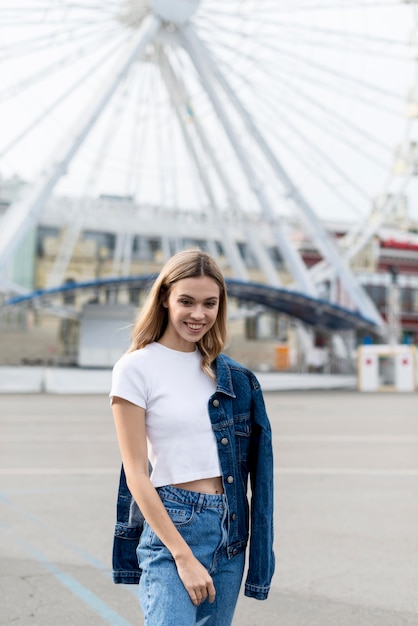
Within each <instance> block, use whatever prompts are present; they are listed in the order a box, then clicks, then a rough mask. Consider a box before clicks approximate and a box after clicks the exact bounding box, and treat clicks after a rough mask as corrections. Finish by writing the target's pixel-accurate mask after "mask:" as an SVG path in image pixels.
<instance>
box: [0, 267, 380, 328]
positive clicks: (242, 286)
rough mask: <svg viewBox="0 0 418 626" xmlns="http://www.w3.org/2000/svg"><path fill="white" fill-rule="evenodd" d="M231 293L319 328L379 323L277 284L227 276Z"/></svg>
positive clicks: (146, 279)
mask: <svg viewBox="0 0 418 626" xmlns="http://www.w3.org/2000/svg"><path fill="white" fill-rule="evenodd" d="M155 276H156V275H155V274H142V275H139V276H123V277H109V278H102V279H95V280H90V281H83V282H71V283H67V284H64V285H60V286H58V287H51V288H47V289H38V290H35V291H32V292H30V293H26V294H24V295H19V296H13V297H11V298H9V299H7V300H6V301H5V302H4V303H3V307H4V308H5V309H7V308H8V307H11V306H18V305H20V306H35V307H49V306H50V305H51V302H54V300H55V298H57V299H58V297H59V296H63V295H65V294H71V293H75V292H78V291H80V290H93V291H97V290H102V289H106V290H109V289H110V290H114V291H115V292H117V291H118V290H119V289H122V288H130V289H147V288H148V287H149V286H150V284H151V283H152V281H153V280H154V279H155ZM225 281H226V285H227V290H228V295H229V296H230V297H232V298H236V299H237V300H239V301H240V303H242V304H244V303H245V304H248V305H254V304H256V305H259V306H261V307H263V308H265V309H269V310H272V311H276V312H279V313H284V314H286V315H289V316H291V317H293V318H296V319H298V320H300V321H301V322H303V323H304V324H307V325H308V326H310V327H313V328H316V329H318V330H328V331H343V330H352V329H357V330H364V331H368V332H373V331H376V330H377V324H376V323H375V322H374V321H372V320H369V319H367V318H365V317H363V316H362V315H360V314H359V313H357V312H355V311H352V310H350V309H347V308H345V307H342V306H339V305H337V304H333V303H331V302H329V301H327V300H322V299H320V298H314V297H311V296H308V295H306V294H304V293H301V292H298V291H294V290H290V289H285V288H282V287H274V286H271V285H267V284H263V283H257V282H251V281H244V280H237V279H233V278H226V279H225Z"/></svg>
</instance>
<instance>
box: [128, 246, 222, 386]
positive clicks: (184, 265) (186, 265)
mask: <svg viewBox="0 0 418 626" xmlns="http://www.w3.org/2000/svg"><path fill="white" fill-rule="evenodd" d="M199 276H208V277H209V278H212V279H213V280H214V281H215V282H216V283H217V285H218V286H219V309H218V315H217V317H216V321H215V323H214V325H213V326H212V328H211V329H210V330H208V332H207V333H206V334H205V335H204V336H203V337H202V338H201V339H200V340H199V341H198V342H197V346H198V348H199V350H200V352H201V353H202V356H203V358H202V369H203V371H204V372H205V373H207V374H208V375H209V376H210V377H211V378H214V376H215V375H214V372H213V370H212V368H211V364H212V363H213V361H214V360H215V359H216V357H217V356H218V354H219V353H220V352H222V350H223V348H224V346H225V343H226V338H227V296H226V286H225V280H224V277H223V274H222V272H221V270H220V268H219V266H218V264H217V263H216V261H215V260H214V259H213V258H212V257H211V256H210V255H209V254H207V253H206V252H203V251H202V250H200V249H191V250H184V251H182V252H178V253H177V254H175V255H174V256H172V257H171V258H170V259H169V260H168V261H167V263H166V264H165V265H164V267H163V268H162V270H161V272H160V273H159V275H158V276H157V278H156V279H155V281H154V283H153V285H152V288H151V290H150V292H149V294H148V297H147V299H146V301H145V303H144V306H143V307H142V309H141V310H140V312H139V314H138V317H137V319H136V321H135V324H134V328H133V331H132V344H131V346H130V348H129V350H128V352H133V351H134V350H139V349H140V348H144V347H145V346H146V345H148V344H149V343H152V342H153V341H158V340H159V339H161V337H162V336H163V334H164V331H165V329H166V328H167V323H168V310H167V308H166V307H165V306H164V303H166V302H167V298H168V296H169V294H170V290H171V288H172V286H173V285H174V284H175V283H177V282H178V281H179V280H183V279H184V278H197V277H199Z"/></svg>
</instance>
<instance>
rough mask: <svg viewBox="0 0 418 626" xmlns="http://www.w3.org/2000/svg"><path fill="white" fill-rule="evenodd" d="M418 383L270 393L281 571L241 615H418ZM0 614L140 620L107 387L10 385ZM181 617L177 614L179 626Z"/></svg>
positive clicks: (269, 621)
mask: <svg viewBox="0 0 418 626" xmlns="http://www.w3.org/2000/svg"><path fill="white" fill-rule="evenodd" d="M417 400H418V395H417V394H408V395H400V394H398V395H392V394H381V395H361V394H358V393H356V392H354V391H353V392H350V391H333V392H323V391H317V392H307V391H305V392H304V391H301V392H298V393H296V392H267V393H266V402H267V406H268V409H269V413H270V416H271V421H272V425H273V432H274V446H275V452H276V529H277V531H276V543H277V545H276V554H277V574H276V576H275V579H274V584H273V590H272V593H271V596H270V598H269V600H267V602H257V601H254V600H249V599H247V598H244V596H242V597H241V599H240V602H239V607H238V611H237V616H236V620H235V624H237V625H238V624H239V625H240V626H260V625H262V626H401V625H402V626H405V625H406V626H409V625H411V626H412V625H415V626H416V625H417V624H418V403H417ZM0 446H1V447H0V577H1V578H0V589H1V595H0V597H1V610H0V624H15V625H17V626H57V624H59V625H60V626H65V625H69V626H99V625H102V624H110V625H112V626H129V625H134V624H135V625H138V626H139V625H140V624H142V620H141V616H140V612H139V608H138V604H137V600H136V594H135V589H134V588H132V587H125V586H116V585H114V584H113V583H112V581H111V577H110V554H111V543H112V532H113V523H114V501H115V494H116V488H117V475H118V466H119V455H118V450H117V446H116V442H115V437H114V432H113V424H112V420H111V415H110V409H109V406H108V402H107V398H106V397H105V396H104V395H103V396H86V395H83V396H54V395H3V396H1V397H0ZM179 626H181V625H179Z"/></svg>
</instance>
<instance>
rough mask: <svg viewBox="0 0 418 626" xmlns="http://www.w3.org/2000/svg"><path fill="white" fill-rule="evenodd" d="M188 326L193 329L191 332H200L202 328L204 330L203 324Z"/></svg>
mask: <svg viewBox="0 0 418 626" xmlns="http://www.w3.org/2000/svg"><path fill="white" fill-rule="evenodd" d="M187 326H188V327H189V328H191V330H200V328H202V324H187Z"/></svg>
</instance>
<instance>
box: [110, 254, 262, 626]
mask: <svg viewBox="0 0 418 626" xmlns="http://www.w3.org/2000/svg"><path fill="white" fill-rule="evenodd" d="M226 319H227V303H226V288H225V282H224V278H223V276H222V272H221V271H220V269H219V267H218V266H217V264H216V263H215V261H214V260H213V258H212V257H210V256H209V255H208V254H206V253H205V252H202V251H201V250H187V251H184V252H180V253H178V254H176V255H175V256H174V257H172V258H171V259H170V260H169V261H168V262H167V264H166V265H165V266H164V268H163V269H162V270H161V272H160V274H159V276H158V278H157V279H156V280H155V282H154V284H153V287H152V289H151V291H150V293H149V296H148V298H147V300H146V302H145V305H144V307H143V308H142V311H141V312H140V314H139V317H138V319H137V321H136V324H135V327H134V330H133V342H132V345H131V348H130V350H129V352H128V353H127V354H125V355H124V356H123V357H122V358H121V359H120V360H119V361H118V362H117V363H116V365H115V367H114V370H113V377H112V389H111V393H110V396H111V402H112V411H113V415H114V420H115V425H116V432H117V437H118V442H119V447H120V451H121V455H122V462H123V468H122V473H121V483H120V488H119V498H118V523H117V525H116V533H115V544H114V580H115V582H138V580H139V598H140V604H141V608H142V611H143V614H144V623H145V625H146V626H159V625H161V626H179V625H181V626H192V625H195V624H205V625H211V626H228V625H229V624H231V623H232V618H233V614H234V610H235V606H236V601H237V597H238V593H239V589H240V585H241V581H242V577H243V571H244V561H245V549H246V545H247V541H248V536H249V527H250V520H249V505H248V500H247V483H248V476H250V480H251V494H252V495H251V540H250V549H249V560H248V575H247V579H246V583H245V594H246V595H247V596H250V597H254V598H257V599H265V598H266V597H267V594H268V591H269V587H270V582H271V578H272V575H273V570H274V555H273V546H272V543H273V459H272V444H271V431H270V424H269V420H268V417H267V415H266V412H265V407H264V401H263V397H262V392H261V389H260V385H259V383H258V381H257V379H256V378H255V376H254V375H253V374H252V373H251V372H250V371H248V370H247V369H246V368H244V367H242V366H241V365H239V364H238V363H235V362H234V361H232V359H230V358H228V357H226V356H225V355H223V354H221V351H222V349H223V347H224V345H225V340H226ZM150 469H151V473H150V471H149V470H150ZM142 516H143V517H142ZM143 519H145V522H144V523H143V528H142V522H143ZM138 539H139V545H138V546H137V544H138ZM135 549H136V552H137V555H136V556H137V561H136V560H135V559H134V558H133V551H134V550H135ZM138 563H139V566H138Z"/></svg>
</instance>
